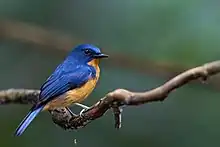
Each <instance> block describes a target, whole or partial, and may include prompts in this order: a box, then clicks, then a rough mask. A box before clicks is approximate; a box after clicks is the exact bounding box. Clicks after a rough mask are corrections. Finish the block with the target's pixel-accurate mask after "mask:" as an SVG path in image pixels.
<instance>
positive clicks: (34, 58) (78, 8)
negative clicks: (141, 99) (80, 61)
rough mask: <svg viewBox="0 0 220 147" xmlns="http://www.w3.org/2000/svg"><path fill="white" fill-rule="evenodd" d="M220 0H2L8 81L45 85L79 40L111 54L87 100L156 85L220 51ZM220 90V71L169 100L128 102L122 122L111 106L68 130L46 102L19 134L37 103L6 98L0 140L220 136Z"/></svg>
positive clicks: (83, 145)
mask: <svg viewBox="0 0 220 147" xmlns="http://www.w3.org/2000/svg"><path fill="white" fill-rule="evenodd" d="M219 5H220V2H219V1H217V0H184V1H178V0H167V1H164V0H156V1H155V0H145V1H144V0H140V1H132V0H121V1H118V0H111V1H101V0H93V1H76V0H66V1H61V0H35V1H30V0H19V1H18V0H0V41H1V43H0V67H1V70H0V81H1V82H0V88H1V89H8V88H29V89H38V88H39V87H40V86H41V84H42V83H43V82H44V80H45V79H46V78H47V77H48V76H49V75H50V74H51V72H52V71H53V70H54V68H55V67H56V66H57V64H59V63H60V62H61V61H62V60H63V58H64V57H65V55H66V54H67V52H68V51H69V50H71V49H72V48H73V47H74V46H76V45H78V44H80V43H93V44H95V45H97V46H99V47H100V48H102V51H103V52H105V53H108V54H109V55H110V58H109V59H108V61H107V60H105V61H103V62H102V63H101V69H102V73H101V78H100V82H99V84H98V86H97V88H96V89H95V91H94V92H93V93H92V95H91V96H90V97H89V99H88V100H86V101H85V102H84V104H87V105H92V104H93V103H95V102H96V101H97V100H98V99H99V98H101V97H102V96H104V95H105V94H106V93H107V92H110V91H111V90H114V89H116V88H127V89H129V90H132V91H144V90H149V89H152V88H155V87H157V86H159V85H161V84H163V83H164V82H165V81H167V80H168V79H170V78H171V77H173V76H174V75H176V74H178V73H180V72H182V71H183V70H185V69H187V68H191V67H194V66H197V65H200V64H203V63H206V62H210V61H214V60H217V59H219V54H220V50H219V47H220V40H219V38H220V9H219ZM122 57H123V58H122ZM213 83H214V84H213ZM219 90H220V89H219V87H218V80H213V79H211V80H210V83H208V84H205V85H203V84H200V83H195V82H194V83H191V84H187V85H185V86H184V87H181V88H179V89H178V90H176V91H175V92H173V93H172V94H171V95H169V98H168V99H167V100H166V101H164V102H162V103H161V102H157V103H149V104H146V105H142V106H139V107H127V108H125V109H124V111H123V125H122V128H121V129H120V130H119V131H118V130H115V129H114V121H113V117H112V114H111V113H110V112H108V113H107V114H106V115H105V116H104V117H102V118H101V119H98V120H96V121H93V122H92V123H91V124H89V125H88V126H87V127H85V128H83V129H80V130H78V131H64V130H62V129H61V128H59V127H57V126H56V125H54V124H53V123H52V121H51V117H50V115H49V113H47V112H43V113H41V114H40V115H39V116H38V117H37V119H35V121H34V122H33V123H32V124H31V125H30V127H29V128H28V129H27V131H26V132H25V133H24V134H23V136H21V137H14V136H13V133H14V130H15V129H16V127H17V125H18V124H19V123H20V121H21V120H22V119H23V117H24V116H25V115H26V113H27V111H28V110H29V108H30V106H25V105H10V106H1V107H0V138H1V139H0V146H2V147H3V146H4V147H14V146H17V147H18V146H21V147H39V146H40V147H48V146H53V147H60V146H80V147H88V146H90V147H93V146H94V147H96V146H105V147H112V146H116V147H117V146H118V147H123V146H124V147H128V146H137V147H146V146H148V147H161V146H163V147H177V146H178V147H189V146H193V147H206V146H210V147H214V146H220V142H219V136H220V127H219V124H220V114H219V111H220V108H219V104H220V99H219ZM74 139H77V145H75V144H74Z"/></svg>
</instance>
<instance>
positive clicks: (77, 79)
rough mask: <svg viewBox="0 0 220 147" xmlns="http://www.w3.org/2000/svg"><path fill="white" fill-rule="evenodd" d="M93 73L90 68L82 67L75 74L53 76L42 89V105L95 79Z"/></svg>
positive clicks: (40, 99) (40, 98)
mask: <svg viewBox="0 0 220 147" xmlns="http://www.w3.org/2000/svg"><path fill="white" fill-rule="evenodd" d="M93 74H94V73H93V71H92V70H91V68H89V67H80V68H78V69H76V70H75V71H74V72H67V73H65V72H64V73H62V74H60V75H57V76H56V74H55V75H53V76H51V77H50V78H48V80H47V81H46V82H45V83H44V84H43V86H42V87H41V93H40V97H39V101H40V103H44V102H46V103H47V102H48V101H50V100H52V99H53V98H55V97H56V96H59V95H62V94H64V93H65V92H67V91H68V90H71V89H74V88H77V87H80V86H82V85H83V84H84V83H86V82H87V81H88V80H89V79H90V78H92V77H93Z"/></svg>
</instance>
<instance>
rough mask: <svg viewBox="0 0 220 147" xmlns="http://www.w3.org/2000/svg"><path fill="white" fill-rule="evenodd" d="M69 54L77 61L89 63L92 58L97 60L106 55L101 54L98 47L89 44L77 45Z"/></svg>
mask: <svg viewBox="0 0 220 147" xmlns="http://www.w3.org/2000/svg"><path fill="white" fill-rule="evenodd" d="M70 56H72V57H73V58H75V59H77V60H78V61H79V62H83V63H89V62H91V61H93V60H95V61H99V59H101V58H107V57H108V55H106V54H103V53H102V52H101V51H100V49H99V48H98V47H96V46H94V45H91V44H81V45H78V46H77V47H76V48H75V49H74V50H73V51H72V52H71V53H70Z"/></svg>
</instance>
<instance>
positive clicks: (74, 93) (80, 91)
mask: <svg viewBox="0 0 220 147" xmlns="http://www.w3.org/2000/svg"><path fill="white" fill-rule="evenodd" d="M98 63H99V59H95V60H92V61H91V62H89V63H88V64H89V65H91V66H93V67H94V68H95V69H96V77H95V78H91V79H90V80H89V81H88V82H87V83H86V84H84V85H83V86H81V87H80V88H76V89H73V90H70V91H68V92H66V93H65V94H64V95H61V96H59V97H57V98H55V99H54V100H52V101H51V102H49V103H48V104H47V105H46V106H45V108H44V110H47V109H54V108H58V107H67V106H69V105H71V104H73V103H80V102H82V101H83V100H85V99H86V98H87V97H88V95H89V94H90V93H91V92H92V91H93V89H94V88H95V86H96V83H97V81H98V79H99V75H100V69H99V66H98Z"/></svg>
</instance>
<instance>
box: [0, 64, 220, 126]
mask: <svg viewBox="0 0 220 147" xmlns="http://www.w3.org/2000/svg"><path fill="white" fill-rule="evenodd" d="M219 72H220V61H215V62H211V63H207V64H205V65H203V66H199V67H196V68H193V69H190V70H188V71H185V72H183V73H182V74H180V75H177V76H176V77H174V78H173V79H171V80H169V81H168V82H166V83H165V84H163V85H162V86H160V87H158V88H155V89H152V90H149V91H146V92H131V91H129V90H126V89H116V90H114V91H113V92H110V93H108V94H106V96H105V97H104V98H102V99H101V100H99V101H98V102H97V103H96V104H94V105H93V106H92V107H91V108H90V109H88V110H87V111H85V112H83V115H82V116H80V115H77V116H75V115H72V114H71V112H70V111H69V109H68V108H59V109H56V110H53V111H50V113H51V115H52V119H53V121H54V123H55V124H57V125H59V126H60V127H62V128H63V129H78V128H82V127H85V126H86V125H87V124H88V123H90V122H91V121H93V120H95V119H98V118H100V117H101V116H103V115H104V114H105V112H106V111H107V110H109V109H111V108H112V109H113V112H114V113H115V114H114V115H115V120H116V123H115V124H116V128H120V125H121V122H120V121H121V120H120V119H121V111H120V108H119V107H120V106H122V105H126V106H133V105H140V104H145V103H148V102H153V101H163V100H164V99H165V98H166V97H167V96H168V95H169V94H170V92H172V91H173V90H174V89H176V88H179V87H181V86H183V85H185V84H187V83H189V82H190V81H193V80H196V79H203V80H206V79H207V78H208V77H209V76H212V75H214V74H217V73H219ZM38 94H39V91H38V90H24V89H20V90H19V89H18V90H16V89H10V90H5V91H0V104H9V103H19V104H28V103H35V102H36V101H37V100H38Z"/></svg>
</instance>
